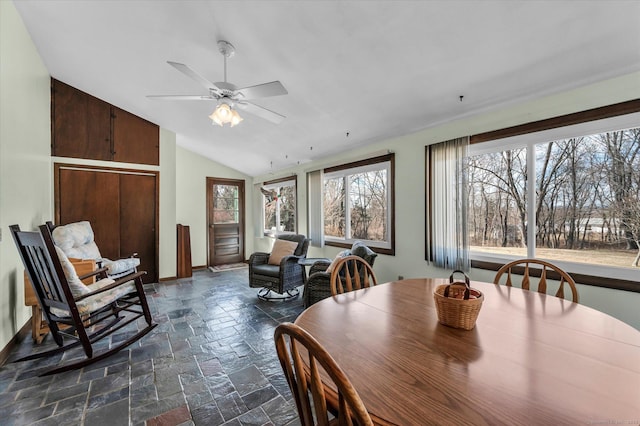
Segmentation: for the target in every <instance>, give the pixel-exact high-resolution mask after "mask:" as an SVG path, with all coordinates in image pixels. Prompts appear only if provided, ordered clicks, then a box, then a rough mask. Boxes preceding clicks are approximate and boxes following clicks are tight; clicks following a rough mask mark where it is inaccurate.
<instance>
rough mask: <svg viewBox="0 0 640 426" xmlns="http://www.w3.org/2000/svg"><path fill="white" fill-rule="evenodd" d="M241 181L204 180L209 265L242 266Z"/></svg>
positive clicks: (242, 195)
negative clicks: (205, 187)
mask: <svg viewBox="0 0 640 426" xmlns="http://www.w3.org/2000/svg"><path fill="white" fill-rule="evenodd" d="M244 217H245V213H244V181H243V180H235V179H217V178H207V218H208V219H207V220H208V227H207V229H208V230H209V238H208V243H209V244H208V245H209V265H208V266H215V265H222V264H227V263H238V262H244Z"/></svg>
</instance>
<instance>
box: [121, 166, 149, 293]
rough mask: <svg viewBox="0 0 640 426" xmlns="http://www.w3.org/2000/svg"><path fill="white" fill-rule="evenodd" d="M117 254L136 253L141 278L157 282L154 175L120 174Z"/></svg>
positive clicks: (127, 254)
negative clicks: (145, 272) (145, 273)
mask: <svg viewBox="0 0 640 426" xmlns="http://www.w3.org/2000/svg"><path fill="white" fill-rule="evenodd" d="M119 177H120V205H121V208H120V235H119V237H120V257H128V256H130V255H131V254H132V253H138V256H139V257H140V270H142V271H147V275H146V277H143V280H144V282H157V280H158V277H157V273H156V271H157V269H156V261H155V260H156V238H155V235H156V229H155V218H156V200H155V194H156V177H155V176H154V175H136V174H120V175H119Z"/></svg>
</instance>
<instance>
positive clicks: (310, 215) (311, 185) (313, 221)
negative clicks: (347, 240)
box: [307, 170, 324, 247]
mask: <svg viewBox="0 0 640 426" xmlns="http://www.w3.org/2000/svg"><path fill="white" fill-rule="evenodd" d="M323 176H324V174H323V173H322V170H315V171H313V172H309V173H307V194H309V195H308V199H307V202H308V205H307V227H308V232H307V234H308V237H309V238H311V245H312V246H314V247H323V246H324V215H323V210H322V181H323V179H324V177H323Z"/></svg>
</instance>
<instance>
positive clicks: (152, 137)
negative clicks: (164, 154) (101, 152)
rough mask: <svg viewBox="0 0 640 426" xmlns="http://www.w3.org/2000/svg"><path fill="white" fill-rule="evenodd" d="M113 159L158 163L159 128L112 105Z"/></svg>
mask: <svg viewBox="0 0 640 426" xmlns="http://www.w3.org/2000/svg"><path fill="white" fill-rule="evenodd" d="M113 151H114V152H113V160H114V161H121V162H125V163H137V164H151V165H154V166H157V165H159V164H160V128H159V127H158V126H156V125H155V124H153V123H151V122H149V121H146V120H144V119H142V118H140V117H138V116H135V115H133V114H131V113H129V112H127V111H124V110H122V109H120V108H118V107H113Z"/></svg>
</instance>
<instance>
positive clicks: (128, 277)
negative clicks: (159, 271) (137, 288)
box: [74, 271, 147, 302]
mask: <svg viewBox="0 0 640 426" xmlns="http://www.w3.org/2000/svg"><path fill="white" fill-rule="evenodd" d="M146 274H147V272H146V271H139V272H134V273H133V274H129V275H125V276H124V277H122V278H118V279H117V280H115V281H114V282H113V283H112V284H109V285H106V286H104V287H102V288H99V289H98V290H95V291H92V292H90V293H87V294H83V295H82V296H79V297H76V298H74V300H75V301H76V302H79V301H81V300H82V299H86V298H87V297H91V296H95V295H96V294H100V293H104V292H105V291H109V290H111V289H112V288H116V287H119V286H121V285H123V284H126V283H128V282H129V281H132V280H137V279H138V278H140V277H141V276H143V275H146Z"/></svg>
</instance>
